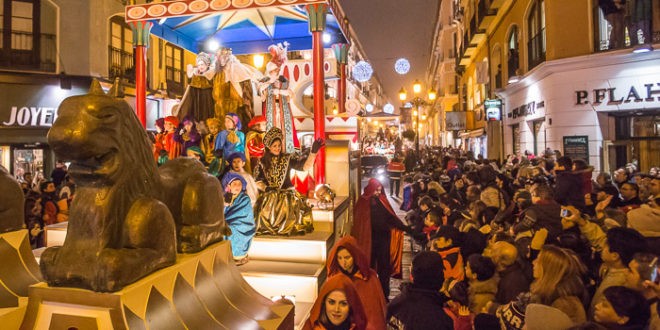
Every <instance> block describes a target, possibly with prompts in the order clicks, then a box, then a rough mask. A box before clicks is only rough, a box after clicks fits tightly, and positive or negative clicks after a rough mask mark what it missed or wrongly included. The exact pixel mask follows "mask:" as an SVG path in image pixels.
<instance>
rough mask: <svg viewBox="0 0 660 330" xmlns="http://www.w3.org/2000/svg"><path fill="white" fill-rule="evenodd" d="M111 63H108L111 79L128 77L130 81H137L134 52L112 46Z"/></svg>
mask: <svg viewBox="0 0 660 330" xmlns="http://www.w3.org/2000/svg"><path fill="white" fill-rule="evenodd" d="M108 53H109V54H110V63H109V64H108V76H109V77H110V78H111V79H114V78H121V79H126V80H127V81H128V82H129V83H133V84H134V83H135V60H134V59H133V53H129V52H126V51H123V50H121V49H119V48H115V47H112V46H110V47H109V51H108Z"/></svg>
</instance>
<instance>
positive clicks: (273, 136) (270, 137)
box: [264, 127, 282, 148]
mask: <svg viewBox="0 0 660 330" xmlns="http://www.w3.org/2000/svg"><path fill="white" fill-rule="evenodd" d="M275 140H280V141H282V130H280V129H279V128H277V127H273V128H271V129H269V130H268V132H266V135H264V146H265V147H266V148H270V145H271V144H273V142H275Z"/></svg>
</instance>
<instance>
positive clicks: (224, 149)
mask: <svg viewBox="0 0 660 330" xmlns="http://www.w3.org/2000/svg"><path fill="white" fill-rule="evenodd" d="M213 152H214V154H215V156H216V157H218V158H222V161H221V168H222V170H221V173H224V172H225V171H224V168H225V167H226V165H227V157H229V155H231V154H232V153H234V152H242V153H245V134H243V132H241V120H240V119H239V118H238V115H237V114H235V113H232V112H230V113H228V114H227V115H225V130H223V131H222V132H220V133H218V136H217V137H216V138H215V147H214V151H213Z"/></svg>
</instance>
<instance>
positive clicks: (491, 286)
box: [468, 276, 499, 314]
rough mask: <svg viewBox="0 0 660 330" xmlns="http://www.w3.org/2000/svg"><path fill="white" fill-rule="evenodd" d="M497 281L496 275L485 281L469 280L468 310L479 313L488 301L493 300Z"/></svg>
mask: <svg viewBox="0 0 660 330" xmlns="http://www.w3.org/2000/svg"><path fill="white" fill-rule="evenodd" d="M498 282H499V277H498V276H493V277H491V278H489V279H487V280H485V281H479V280H470V282H469V284H468V285H469V286H468V297H469V298H470V299H469V300H470V312H472V313H475V314H479V313H481V310H482V309H483V308H484V307H486V304H488V302H490V301H493V300H495V293H497V284H498Z"/></svg>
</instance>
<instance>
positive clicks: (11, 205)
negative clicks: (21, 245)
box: [0, 165, 25, 234]
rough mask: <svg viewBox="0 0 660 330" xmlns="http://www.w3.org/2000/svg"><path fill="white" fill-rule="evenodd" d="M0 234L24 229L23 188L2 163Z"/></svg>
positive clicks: (0, 177) (0, 174)
mask: <svg viewBox="0 0 660 330" xmlns="http://www.w3.org/2000/svg"><path fill="white" fill-rule="evenodd" d="M0 191H2V192H3V193H2V198H0V234H1V233H6V232H10V231H15V230H19V229H22V228H23V227H24V223H25V222H24V221H25V219H24V216H23V212H24V210H23V203H24V201H23V199H24V196H23V190H22V189H21V186H20V185H19V184H18V182H17V181H16V180H15V179H14V178H13V177H12V176H11V175H10V174H9V172H8V171H7V169H5V168H4V167H2V165H0Z"/></svg>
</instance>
